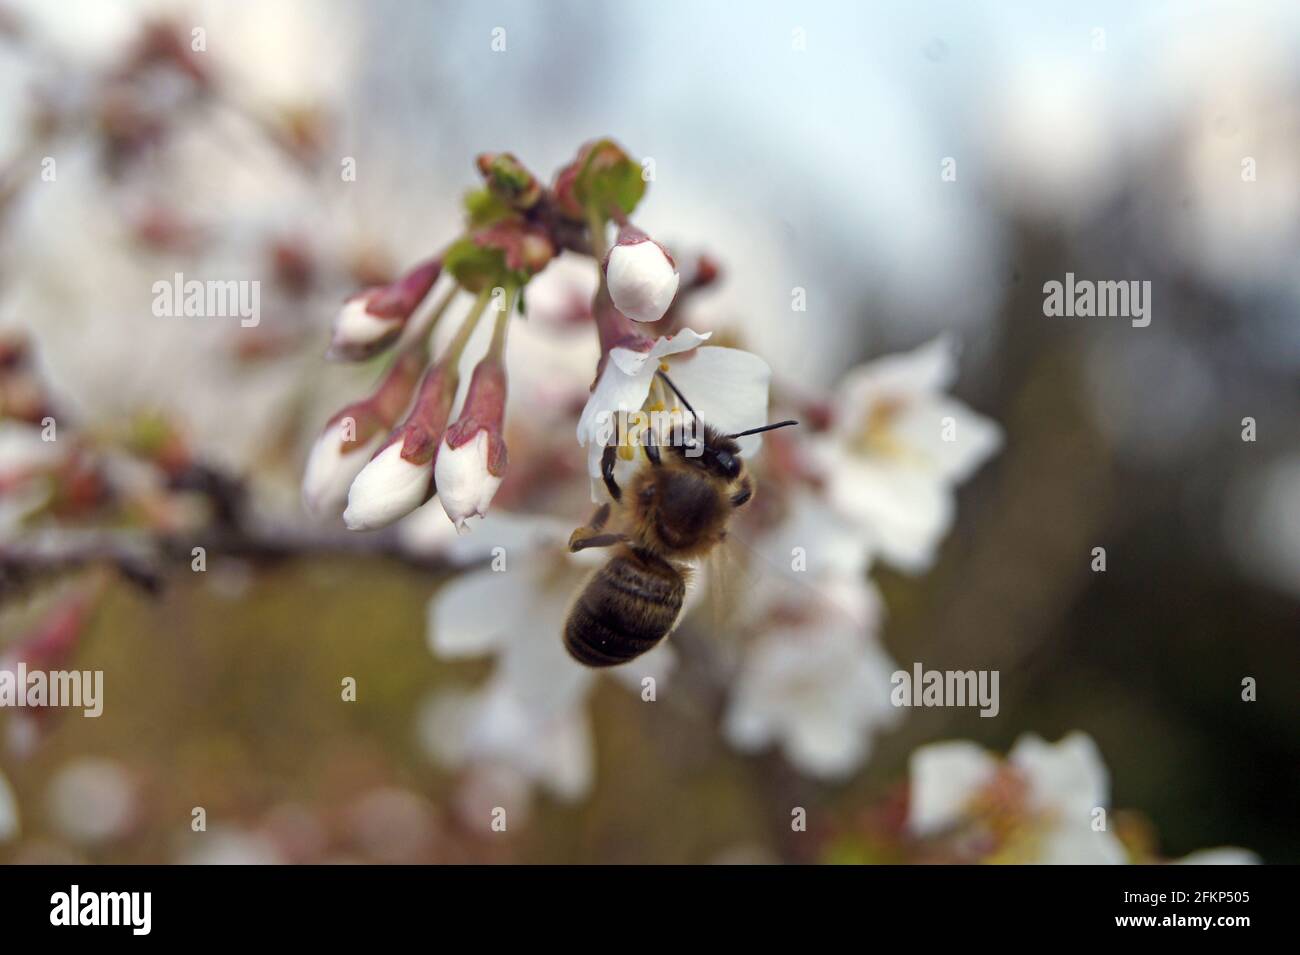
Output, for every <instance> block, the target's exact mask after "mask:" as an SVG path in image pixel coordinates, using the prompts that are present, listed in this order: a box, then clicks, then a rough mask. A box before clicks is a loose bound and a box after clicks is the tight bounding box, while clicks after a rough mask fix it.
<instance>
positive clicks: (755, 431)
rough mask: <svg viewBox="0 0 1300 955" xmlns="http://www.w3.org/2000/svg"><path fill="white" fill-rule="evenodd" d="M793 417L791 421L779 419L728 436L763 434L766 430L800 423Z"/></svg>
mask: <svg viewBox="0 0 1300 955" xmlns="http://www.w3.org/2000/svg"><path fill="white" fill-rule="evenodd" d="M798 423H799V422H798V421H795V420H793V419H791V420H789V421H778V422H776V423H775V424H765V425H763V427H761V428H750V429H749V430H748V431H737V432H736V433H735V434H729V435H727V437H728V438H743V437H745V435H747V434H762V433H763V432H764V431H775V430H776V429H777V428H788V427H790V426H791V425H796V424H798Z"/></svg>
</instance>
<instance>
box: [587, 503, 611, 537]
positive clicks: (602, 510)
mask: <svg viewBox="0 0 1300 955" xmlns="http://www.w3.org/2000/svg"><path fill="white" fill-rule="evenodd" d="M608 520H609V502H608V501H607V502H606V503H604V504H602V505H600V507H598V508H596V513H595V514H592V515H591V520H589V521H587V526H588V527H590V528H591V529H592V530H593V531H598V530H601V529H602V528H603V527H604V526H605V522H606V521H608Z"/></svg>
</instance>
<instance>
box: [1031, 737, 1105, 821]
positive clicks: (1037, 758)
mask: <svg viewBox="0 0 1300 955" xmlns="http://www.w3.org/2000/svg"><path fill="white" fill-rule="evenodd" d="M1007 759H1008V761H1010V762H1011V763H1012V764H1013V765H1014V766H1015V767H1016V768H1017V769H1019V770H1020V771H1021V772H1023V773H1024V774H1025V775H1026V776H1027V777H1028V779H1029V784H1030V801H1031V803H1032V805H1033V806H1034V808H1036V809H1040V810H1043V811H1046V812H1054V813H1056V814H1058V816H1060V817H1061V818H1062V819H1063V820H1068V821H1069V823H1070V824H1076V823H1077V824H1078V825H1082V826H1087V825H1088V824H1089V823H1091V821H1092V812H1093V810H1094V809H1097V808H1105V807H1107V806H1109V805H1110V773H1108V772H1107V770H1106V765H1105V764H1104V763H1103V762H1102V759H1101V753H1100V752H1099V751H1098V749H1097V744H1096V743H1094V742H1093V741H1092V737H1090V736H1088V735H1087V734H1086V733H1080V732H1074V733H1071V734H1069V735H1068V736H1066V737H1064V738H1063V739H1061V741H1060V742H1058V743H1057V744H1056V745H1054V746H1053V745H1052V744H1050V743H1047V742H1045V741H1044V740H1043V739H1042V738H1041V737H1039V736H1035V735H1034V734H1032V733H1028V734H1026V735H1024V736H1022V737H1021V738H1020V739H1019V740H1017V741H1016V745H1015V746H1014V747H1012V750H1011V752H1010V753H1009V754H1008V755H1007Z"/></svg>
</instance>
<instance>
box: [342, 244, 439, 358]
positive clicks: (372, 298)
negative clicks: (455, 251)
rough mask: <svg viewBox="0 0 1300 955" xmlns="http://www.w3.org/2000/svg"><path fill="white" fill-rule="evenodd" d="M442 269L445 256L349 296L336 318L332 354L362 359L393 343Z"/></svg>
mask: <svg viewBox="0 0 1300 955" xmlns="http://www.w3.org/2000/svg"><path fill="white" fill-rule="evenodd" d="M441 272H442V259H441V258H437V259H430V260H429V261H428V262H425V263H423V264H421V265H418V266H416V267H415V268H414V269H412V270H411V271H409V272H407V273H406V274H405V275H404V276H402V277H401V278H400V279H398V280H397V281H396V282H393V283H391V284H389V285H378V286H375V287H374V288H369V289H366V290H365V291H363V292H359V293H358V294H356V295H354V296H352V298H350V299H348V300H347V302H346V303H344V305H343V308H342V309H340V310H339V314H338V317H337V318H335V320H334V338H333V341H332V342H331V343H330V352H329V354H330V357H331V358H340V359H343V360H345V361H362V360H364V359H366V358H371V357H373V356H374V355H377V354H379V353H380V352H382V351H383V350H384V349H385V348H387V347H388V346H389V345H392V344H393V343H394V342H395V341H397V339H398V336H400V335H401V334H402V329H404V328H405V327H406V323H407V322H408V321H409V320H410V318H411V316H412V315H414V314H415V310H416V309H417V308H419V306H420V303H421V302H423V301H424V299H425V297H426V296H427V295H428V294H429V289H431V288H433V283H434V282H436V281H437V280H438V276H439V275H440V274H441Z"/></svg>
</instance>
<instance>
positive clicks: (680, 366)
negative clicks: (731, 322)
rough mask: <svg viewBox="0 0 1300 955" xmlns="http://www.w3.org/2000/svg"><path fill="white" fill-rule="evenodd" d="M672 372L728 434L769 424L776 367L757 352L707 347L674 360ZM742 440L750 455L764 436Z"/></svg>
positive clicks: (708, 418) (677, 382)
mask: <svg viewBox="0 0 1300 955" xmlns="http://www.w3.org/2000/svg"><path fill="white" fill-rule="evenodd" d="M683 334H684V332H683ZM678 337H680V335H679V336H678ZM669 374H670V376H671V377H672V380H673V384H675V385H676V386H677V387H678V388H679V389H680V390H681V392H682V394H683V395H685V396H686V400H687V401H689V402H690V403H691V405H692V407H694V408H695V410H696V412H697V413H698V414H699V416H700V417H701V418H702V419H703V420H704V423H705V424H709V425H712V426H713V427H715V428H718V429H719V430H721V431H722V432H723V433H724V434H731V433H734V432H737V431H745V430H747V429H749V428H757V427H759V426H761V425H764V424H767V391H768V385H769V384H770V383H771V380H772V369H771V368H769V367H768V364H767V362H765V361H763V359H761V358H759V357H758V356H757V355H753V354H750V353H749V352H747V351H741V350H740V349H738V348H718V347H714V346H705V347H703V348H697V349H696V350H695V351H693V352H692V353H691V354H690V355H689V356H683V357H681V358H678V359H677V360H675V361H673V362H670V368H669ZM738 443H739V444H740V453H741V454H742V455H744V456H746V457H749V456H752V455H753V454H755V453H756V452H757V451H758V449H759V447H760V446H761V444H762V437H761V436H760V435H749V436H747V437H744V438H740V439H739V440H738Z"/></svg>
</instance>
